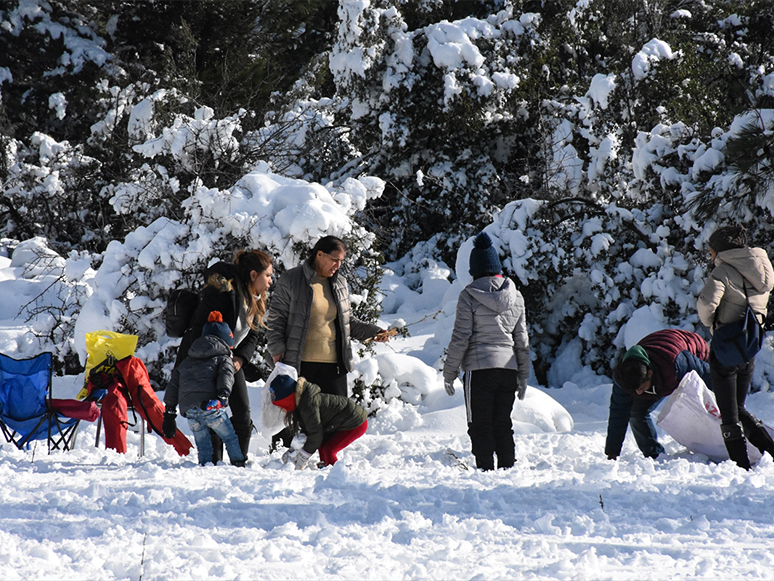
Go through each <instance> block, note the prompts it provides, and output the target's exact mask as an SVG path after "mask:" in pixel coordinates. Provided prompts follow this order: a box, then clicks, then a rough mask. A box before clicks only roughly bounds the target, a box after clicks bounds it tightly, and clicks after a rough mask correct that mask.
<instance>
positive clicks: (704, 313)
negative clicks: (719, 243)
mask: <svg viewBox="0 0 774 581" xmlns="http://www.w3.org/2000/svg"><path fill="white" fill-rule="evenodd" d="M772 288H774V269H772V266H771V262H770V261H769V257H768V255H767V254H766V251H765V250H763V249H762V248H732V249H730V250H724V251H723V252H718V254H717V256H716V257H715V268H714V269H712V272H711V273H710V275H709V278H708V279H707V282H706V283H705V284H704V288H703V289H702V290H701V292H700V293H699V298H698V300H697V302H696V308H697V310H698V312H699V318H700V319H701V322H702V323H704V324H705V325H706V326H707V327H709V328H710V332H712V331H714V328H715V327H722V326H723V325H727V324H728V323H733V322H734V321H738V320H740V319H742V318H744V314H745V311H746V310H747V303H748V302H749V303H750V307H751V308H752V310H753V311H755V313H756V314H757V315H758V319H759V320H760V321H761V322H763V319H765V318H766V304H767V303H768V301H769V293H770V292H771V290H772ZM745 289H746V290H747V296H746V297H745Z"/></svg>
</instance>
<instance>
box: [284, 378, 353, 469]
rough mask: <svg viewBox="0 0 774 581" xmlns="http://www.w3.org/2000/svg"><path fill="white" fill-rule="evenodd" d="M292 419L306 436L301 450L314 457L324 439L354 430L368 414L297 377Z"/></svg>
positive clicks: (337, 396)
mask: <svg viewBox="0 0 774 581" xmlns="http://www.w3.org/2000/svg"><path fill="white" fill-rule="evenodd" d="M294 413H295V414H296V418H297V420H298V426H299V428H300V429H301V431H302V432H304V433H305V434H306V443H305V444H304V450H306V451H307V452H309V453H310V454H314V453H315V452H316V451H317V449H318V448H319V447H320V445H321V444H322V443H323V440H324V439H325V437H326V436H329V435H331V434H334V433H336V432H341V431H344V430H354V429H355V428H357V427H359V426H360V425H362V424H363V422H364V421H366V420H367V419H368V413H366V411H365V410H364V409H363V408H362V407H360V406H359V405H357V404H356V403H355V402H354V401H352V400H351V399H349V398H348V397H344V396H342V395H331V394H328V393H322V392H321V391H320V388H319V386H317V385H315V384H314V383H312V382H310V381H307V380H306V379H304V378H303V377H299V378H298V382H297V384H296V411H295V412H294Z"/></svg>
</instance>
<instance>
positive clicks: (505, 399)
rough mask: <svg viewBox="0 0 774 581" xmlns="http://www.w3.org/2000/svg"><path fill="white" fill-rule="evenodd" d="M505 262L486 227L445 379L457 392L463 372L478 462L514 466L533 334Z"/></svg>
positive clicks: (449, 390) (483, 466)
mask: <svg viewBox="0 0 774 581" xmlns="http://www.w3.org/2000/svg"><path fill="white" fill-rule="evenodd" d="M501 270H502V266H501V264H500V258H499V257H498V255H497V251H496V250H495V249H494V248H493V247H492V241H491V239H490V238H489V236H488V235H487V234H486V233H484V232H482V233H481V234H479V235H478V236H477V237H476V239H475V242H474V247H473V250H472V251H471V253H470V274H471V275H472V276H473V282H472V283H470V284H469V285H468V286H467V287H465V289H464V290H463V291H462V292H461V293H460V296H459V299H458V300H457V316H456V319H455V322H454V331H453V332H452V338H451V341H450V342H449V347H448V348H447V352H446V362H445V364H444V367H443V378H444V385H445V387H446V392H447V393H448V394H449V395H454V385H453V383H454V380H455V379H456V378H457V375H458V373H459V370H460V368H462V370H463V371H464V376H463V383H464V388H465V391H464V394H465V406H466V411H467V419H468V435H469V436H470V442H471V447H472V451H473V455H474V456H475V457H476V466H477V467H478V468H480V469H482V470H494V454H497V466H498V468H510V467H511V466H513V464H514V462H515V461H516V458H515V449H514V443H513V425H512V423H511V410H512V409H513V404H514V401H515V399H516V395H517V394H518V397H519V399H520V400H521V399H524V396H525V393H526V389H527V378H528V377H529V336H528V335H527V322H526V314H525V309H524V299H523V297H522V296H521V293H520V292H519V291H518V290H516V286H515V285H514V284H513V282H512V281H511V280H510V279H508V278H505V277H503V276H502V275H501V274H500V271H501Z"/></svg>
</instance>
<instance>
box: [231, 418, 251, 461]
mask: <svg viewBox="0 0 774 581" xmlns="http://www.w3.org/2000/svg"><path fill="white" fill-rule="evenodd" d="M234 431H235V432H236V435H237V439H238V440H239V448H240V449H241V450H242V455H243V456H244V457H245V461H246V460H247V453H248V452H249V451H250V438H251V437H252V435H253V423H252V422H250V423H249V424H234Z"/></svg>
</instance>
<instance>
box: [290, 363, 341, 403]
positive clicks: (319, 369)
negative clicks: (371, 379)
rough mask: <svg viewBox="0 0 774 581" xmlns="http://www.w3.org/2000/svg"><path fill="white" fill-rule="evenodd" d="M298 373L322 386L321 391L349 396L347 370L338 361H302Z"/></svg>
mask: <svg viewBox="0 0 774 581" xmlns="http://www.w3.org/2000/svg"><path fill="white" fill-rule="evenodd" d="M298 374H299V375H300V376H301V377H303V378H304V379H306V380H307V381H311V382H312V383H315V384H317V385H319V386H320V391H321V392H323V393H330V394H331V395H343V396H344V397H347V370H346V369H345V368H344V366H343V365H339V364H338V363H314V362H311V361H302V362H301V369H299V371H298Z"/></svg>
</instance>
